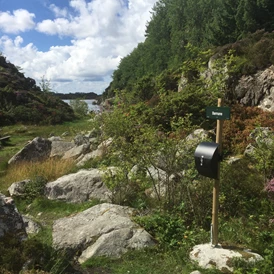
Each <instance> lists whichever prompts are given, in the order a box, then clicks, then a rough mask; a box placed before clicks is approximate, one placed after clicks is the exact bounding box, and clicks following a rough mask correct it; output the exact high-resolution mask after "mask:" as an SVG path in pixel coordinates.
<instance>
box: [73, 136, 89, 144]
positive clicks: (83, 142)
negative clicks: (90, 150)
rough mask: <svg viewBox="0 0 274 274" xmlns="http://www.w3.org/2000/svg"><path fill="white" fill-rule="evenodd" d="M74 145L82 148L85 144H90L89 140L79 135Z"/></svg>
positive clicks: (75, 138)
mask: <svg viewBox="0 0 274 274" xmlns="http://www.w3.org/2000/svg"><path fill="white" fill-rule="evenodd" d="M74 143H75V145H76V146H81V145H84V144H89V138H88V137H86V136H85V135H82V134H78V135H76V136H75V137H74Z"/></svg>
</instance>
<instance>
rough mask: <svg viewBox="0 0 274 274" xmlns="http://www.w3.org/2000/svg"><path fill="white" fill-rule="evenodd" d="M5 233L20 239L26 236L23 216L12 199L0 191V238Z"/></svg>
mask: <svg viewBox="0 0 274 274" xmlns="http://www.w3.org/2000/svg"><path fill="white" fill-rule="evenodd" d="M5 235H9V236H12V237H13V238H17V239H20V240H22V239H25V238H26V237H27V234H26V230H25V224H24V221H23V218H22V216H21V215H20V214H19V212H18V211H17V208H16V207H15V205H14V202H13V200H12V199H11V198H10V197H6V196H5V195H3V194H1V193H0V238H1V237H3V236H5Z"/></svg>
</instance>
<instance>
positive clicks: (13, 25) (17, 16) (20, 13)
mask: <svg viewBox="0 0 274 274" xmlns="http://www.w3.org/2000/svg"><path fill="white" fill-rule="evenodd" d="M34 18H35V15H34V14H33V13H29V12H28V11H27V10H24V9H19V10H15V11H13V14H11V13H10V12H9V11H7V12H0V30H2V31H3V32H5V33H15V34H16V33H19V32H24V31H27V30H30V29H33V28H34V27H35V23H34V21H33V19H34Z"/></svg>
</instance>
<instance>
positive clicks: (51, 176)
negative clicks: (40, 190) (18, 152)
mask: <svg viewBox="0 0 274 274" xmlns="http://www.w3.org/2000/svg"><path fill="white" fill-rule="evenodd" d="M74 166H75V163H74V162H73V161H72V160H66V161H64V160H60V159H54V158H50V159H48V160H46V161H44V162H34V163H28V164H24V163H21V164H18V165H12V166H10V167H9V168H8V169H7V170H6V172H5V174H4V175H2V176H1V177H0V191H2V192H5V191H6V190H7V189H8V188H9V186H10V185H11V184H12V183H14V182H18V181H22V180H26V179H30V180H34V179H35V178H37V177H38V176H39V177H41V178H43V179H44V180H45V181H47V182H50V181H54V180H56V179H58V178H59V177H61V176H63V175H64V174H68V173H69V172H70V171H71V170H72V169H73V168H74Z"/></svg>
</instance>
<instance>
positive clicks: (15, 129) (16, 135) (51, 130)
mask: <svg viewBox="0 0 274 274" xmlns="http://www.w3.org/2000/svg"><path fill="white" fill-rule="evenodd" d="M91 129H92V124H91V122H90V121H89V120H88V119H81V120H76V121H74V122H66V123H64V124H62V125H54V126H35V125H27V126H25V125H21V124H19V125H12V126H6V127H2V128H1V132H0V133H1V135H2V136H4V135H10V136H11V138H10V141H9V143H8V144H7V145H5V146H3V147H2V148H0V191H7V188H8V187H9V186H10V185H11V184H12V183H13V182H17V181H20V180H24V179H32V178H33V177H34V176H36V175H37V174H38V175H39V176H43V177H44V178H45V180H48V181H50V180H55V179H57V178H58V177H60V176H61V175H64V174H66V173H68V172H69V171H70V170H71V169H72V168H73V163H72V161H58V160H54V159H50V160H48V161H45V162H44V163H31V164H28V165H24V164H22V165H18V166H9V165H8V161H9V159H10V158H11V157H12V156H13V155H15V154H16V153H17V152H18V151H19V150H20V149H22V148H23V147H24V146H25V144H26V143H27V142H28V141H31V140H33V139H34V138H35V137H42V138H48V137H49V136H51V135H54V136H61V135H62V134H63V133H65V132H66V133H67V135H66V137H62V138H63V139H65V140H67V141H72V140H73V138H74V137H75V135H76V134H78V133H83V132H84V133H85V132H87V131H89V130H91Z"/></svg>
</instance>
